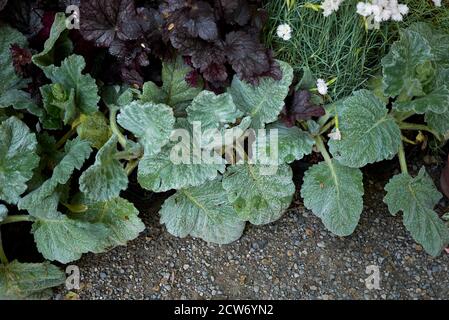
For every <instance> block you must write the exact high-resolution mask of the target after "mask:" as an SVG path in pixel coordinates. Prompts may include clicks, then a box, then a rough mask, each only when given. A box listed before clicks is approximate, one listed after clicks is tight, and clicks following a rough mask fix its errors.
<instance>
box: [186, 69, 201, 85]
mask: <svg viewBox="0 0 449 320" xmlns="http://www.w3.org/2000/svg"><path fill="white" fill-rule="evenodd" d="M199 81H200V75H199V73H198V72H197V71H196V70H192V71H190V72H189V73H188V74H187V75H186V82H187V83H188V84H189V86H191V87H192V88H196V87H198V84H199Z"/></svg>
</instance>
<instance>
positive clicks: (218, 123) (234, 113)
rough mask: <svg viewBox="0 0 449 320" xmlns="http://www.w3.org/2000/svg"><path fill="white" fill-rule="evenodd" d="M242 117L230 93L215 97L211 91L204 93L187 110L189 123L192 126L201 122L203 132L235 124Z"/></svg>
mask: <svg viewBox="0 0 449 320" xmlns="http://www.w3.org/2000/svg"><path fill="white" fill-rule="evenodd" d="M242 115H243V114H242V112H240V111H239V110H238V109H237V107H236V106H235V104H234V101H233V100H232V97H231V95H230V94H228V93H224V94H221V95H215V94H214V93H213V92H211V91H203V92H201V93H200V94H199V95H198V96H197V97H196V98H195V99H194V100H193V102H192V104H191V105H190V106H189V107H188V108H187V119H188V121H189V122H190V123H192V124H193V122H200V123H201V128H202V129H203V130H207V129H216V128H220V127H222V126H223V125H225V124H231V123H235V122H236V121H237V118H239V117H241V116H242Z"/></svg>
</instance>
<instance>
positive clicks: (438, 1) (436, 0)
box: [432, 0, 441, 7]
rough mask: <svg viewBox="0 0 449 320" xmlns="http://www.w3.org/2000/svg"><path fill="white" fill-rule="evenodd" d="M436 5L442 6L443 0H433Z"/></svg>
mask: <svg viewBox="0 0 449 320" xmlns="http://www.w3.org/2000/svg"><path fill="white" fill-rule="evenodd" d="M432 1H433V4H434V5H435V6H436V7H441V0H432Z"/></svg>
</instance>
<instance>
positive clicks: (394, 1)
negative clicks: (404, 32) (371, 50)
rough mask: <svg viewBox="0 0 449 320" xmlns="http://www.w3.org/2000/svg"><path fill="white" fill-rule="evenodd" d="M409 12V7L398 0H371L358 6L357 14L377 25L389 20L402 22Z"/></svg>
mask: <svg viewBox="0 0 449 320" xmlns="http://www.w3.org/2000/svg"><path fill="white" fill-rule="evenodd" d="M408 12H409V8H408V7H407V5H405V4H399V3H398V0H371V2H359V3H358V4H357V13H358V14H359V15H361V16H364V17H367V18H368V20H369V21H371V22H372V21H374V23H375V24H376V25H377V24H379V23H380V22H382V21H388V20H393V21H402V20H403V18H404V15H406V14H408Z"/></svg>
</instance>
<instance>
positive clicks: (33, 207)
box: [19, 138, 92, 218]
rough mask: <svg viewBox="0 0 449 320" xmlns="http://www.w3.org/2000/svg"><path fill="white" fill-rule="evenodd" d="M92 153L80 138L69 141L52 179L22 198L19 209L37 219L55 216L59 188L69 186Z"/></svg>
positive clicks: (86, 143)
mask: <svg viewBox="0 0 449 320" xmlns="http://www.w3.org/2000/svg"><path fill="white" fill-rule="evenodd" d="M91 151H92V149H91V148H90V146H89V143H88V142H87V141H84V140H81V139H79V138H76V139H75V140H72V141H68V142H67V143H66V146H65V155H64V158H63V159H62V160H61V162H60V163H59V164H58V165H57V166H56V167H55V168H54V170H53V175H52V177H51V178H50V179H48V180H47V181H45V182H44V183H43V184H42V185H41V186H40V187H39V188H38V189H36V190H34V191H33V192H31V193H29V194H28V195H26V196H25V197H24V198H22V199H21V200H20V202H19V208H20V209H21V210H27V211H28V212H29V213H30V215H32V216H35V217H37V218H43V217H47V216H53V215H55V214H56V213H57V206H58V203H59V198H60V194H59V190H58V187H59V186H64V185H65V184H67V182H68V181H69V179H70V177H71V176H72V174H73V172H74V171H75V169H78V170H79V169H80V168H81V167H82V166H83V164H84V162H85V161H86V159H88V158H89V156H90V153H91Z"/></svg>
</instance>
